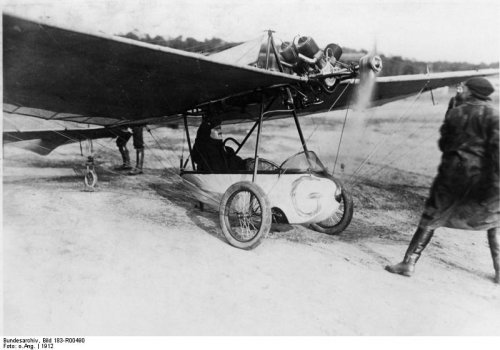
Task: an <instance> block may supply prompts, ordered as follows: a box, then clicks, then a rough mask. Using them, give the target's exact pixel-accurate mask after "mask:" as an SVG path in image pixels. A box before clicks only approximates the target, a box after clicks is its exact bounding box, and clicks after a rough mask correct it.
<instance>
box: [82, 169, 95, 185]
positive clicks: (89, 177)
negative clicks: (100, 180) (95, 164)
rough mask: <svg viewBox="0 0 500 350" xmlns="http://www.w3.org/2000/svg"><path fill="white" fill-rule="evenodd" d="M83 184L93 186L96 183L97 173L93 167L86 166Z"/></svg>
mask: <svg viewBox="0 0 500 350" xmlns="http://www.w3.org/2000/svg"><path fill="white" fill-rule="evenodd" d="M83 181H84V182H85V186H87V187H91V188H94V187H95V185H96V184H97V174H96V172H95V170H94V169H92V168H89V167H87V170H85V177H84V178H83Z"/></svg>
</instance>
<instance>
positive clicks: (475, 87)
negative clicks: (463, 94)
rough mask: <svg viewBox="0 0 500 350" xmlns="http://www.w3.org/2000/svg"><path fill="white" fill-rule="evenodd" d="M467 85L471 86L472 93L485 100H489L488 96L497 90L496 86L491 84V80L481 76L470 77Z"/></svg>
mask: <svg viewBox="0 0 500 350" xmlns="http://www.w3.org/2000/svg"><path fill="white" fill-rule="evenodd" d="M465 86H467V87H468V88H469V90H470V92H471V93H472V95H474V96H476V97H478V98H480V99H483V100H488V99H489V97H488V96H489V95H491V94H492V92H493V91H495V88H494V87H493V85H491V83H490V81H489V80H488V79H485V78H481V77H476V78H470V79H469V80H467V81H466V82H465Z"/></svg>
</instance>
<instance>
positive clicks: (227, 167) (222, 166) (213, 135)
mask: <svg viewBox="0 0 500 350" xmlns="http://www.w3.org/2000/svg"><path fill="white" fill-rule="evenodd" d="M191 157H192V158H193V161H194V162H195V163H196V168H197V171H202V172H211V173H227V172H230V171H239V170H245V169H246V161H245V160H243V159H242V158H240V157H238V156H237V155H236V153H235V152H234V150H233V149H232V148H231V147H227V146H226V147H225V146H224V143H223V141H222V130H221V120H220V119H217V118H211V119H208V118H204V119H203V121H202V123H201V125H200V127H199V129H198V132H197V134H196V140H195V142H194V146H193V150H192V152H191Z"/></svg>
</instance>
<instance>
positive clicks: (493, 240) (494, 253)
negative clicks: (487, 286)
mask: <svg viewBox="0 0 500 350" xmlns="http://www.w3.org/2000/svg"><path fill="white" fill-rule="evenodd" d="M499 241H500V228H492V229H489V230H488V243H489V244H490V250H491V257H492V258H493V267H494V268H495V279H494V281H495V283H500V243H499Z"/></svg>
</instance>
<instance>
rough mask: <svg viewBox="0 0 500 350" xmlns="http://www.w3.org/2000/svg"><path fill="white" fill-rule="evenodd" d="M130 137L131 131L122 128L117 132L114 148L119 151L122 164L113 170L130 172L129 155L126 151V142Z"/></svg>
mask: <svg viewBox="0 0 500 350" xmlns="http://www.w3.org/2000/svg"><path fill="white" fill-rule="evenodd" d="M131 136H132V131H131V130H130V129H129V128H123V129H121V130H119V131H117V138H116V146H117V147H118V150H119V151H120V154H121V156H122V161H123V164H122V165H120V166H117V167H115V170H131V169H132V166H131V165H130V154H129V152H128V149H127V142H128V140H129V139H130V137H131Z"/></svg>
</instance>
